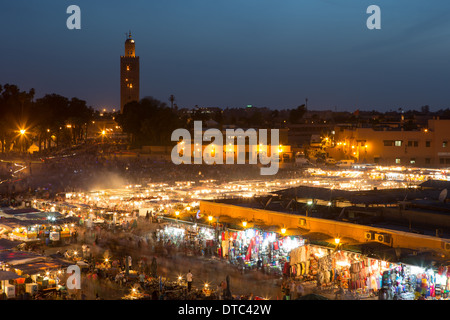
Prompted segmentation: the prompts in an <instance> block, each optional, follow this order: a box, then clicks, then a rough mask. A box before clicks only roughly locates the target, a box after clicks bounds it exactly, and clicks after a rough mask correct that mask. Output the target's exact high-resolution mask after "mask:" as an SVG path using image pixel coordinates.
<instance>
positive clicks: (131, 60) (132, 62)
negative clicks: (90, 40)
mask: <svg viewBox="0 0 450 320" xmlns="http://www.w3.org/2000/svg"><path fill="white" fill-rule="evenodd" d="M131 101H139V57H136V51H135V44H134V40H133V39H131V32H130V33H129V35H128V38H127V40H126V41H125V55H124V56H121V57H120V112H121V113H123V106H124V105H126V104H127V103H128V102H131Z"/></svg>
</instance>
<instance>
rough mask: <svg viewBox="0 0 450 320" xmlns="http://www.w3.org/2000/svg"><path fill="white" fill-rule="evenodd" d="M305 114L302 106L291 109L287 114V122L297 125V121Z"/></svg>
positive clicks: (304, 108)
mask: <svg viewBox="0 0 450 320" xmlns="http://www.w3.org/2000/svg"><path fill="white" fill-rule="evenodd" d="M305 113H306V107H305V105H304V104H302V105H300V106H298V107H297V108H296V109H292V110H291V111H290V112H289V122H290V123H292V124H294V123H298V122H299V120H300V119H301V118H303V116H304V115H305Z"/></svg>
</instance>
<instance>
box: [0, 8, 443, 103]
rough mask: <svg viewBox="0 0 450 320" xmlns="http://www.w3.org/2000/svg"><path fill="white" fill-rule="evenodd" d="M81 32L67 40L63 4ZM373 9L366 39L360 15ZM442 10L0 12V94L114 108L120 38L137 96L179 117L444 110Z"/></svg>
mask: <svg viewBox="0 0 450 320" xmlns="http://www.w3.org/2000/svg"><path fill="white" fill-rule="evenodd" d="M72 4H74V5H78V6H79V7H80V8H81V30H69V29H67V27H66V20H67V18H68V17H69V14H67V13H66V9H67V7H68V6H69V5H72ZM370 5H378V6H379V7H380V8H381V30H369V29H368V28H367V27H366V20H367V18H368V17H369V16H370V14H367V13H366V10H367V7H368V6H370ZM449 17H450V2H449V1H448V0H433V1H425V0H420V1H418V0H396V1H392V0H391V1H385V0H371V1H366V0H357V1H355V0H308V1H306V0H282V1H280V0H226V1H218V0H139V1H137V0H133V1H124V0H122V1H117V0H109V1H97V0H95V1H85V0H73V1H63V0H52V1H48V0H39V1H23V0H16V1H2V3H1V4H0V25H1V27H2V30H3V37H2V41H1V45H0V49H1V51H0V52H1V56H0V57H1V59H0V84H5V83H10V84H16V85H18V86H19V87H20V88H21V89H22V90H29V89H30V88H35V89H36V98H40V97H42V96H43V95H44V94H46V93H57V94H61V95H63V96H66V97H68V98H71V97H78V98H80V99H83V100H86V101H87V103H88V105H91V106H93V107H94V108H98V109H100V108H108V109H112V108H115V109H116V110H117V109H119V108H120V107H119V102H120V101H119V63H120V56H121V55H123V54H124V42H125V39H126V36H125V33H127V32H128V31H129V30H131V33H132V36H133V38H134V39H135V41H136V54H137V55H138V56H139V57H140V64H141V66H140V68H141V69H140V73H141V76H140V86H141V89H140V95H141V98H142V97H144V96H153V97H155V98H156V99H158V100H161V101H165V102H167V103H168V97H169V96H170V95H171V94H173V95H174V96H175V98H176V103H177V104H178V105H179V107H188V108H191V107H193V106H194V105H199V106H205V107H222V108H226V107H244V106H246V105H248V104H252V105H254V106H259V107H270V108H280V109H281V108H283V109H284V108H294V107H296V106H298V105H300V104H302V103H304V102H305V98H308V109H311V110H326V109H330V110H338V111H343V110H346V111H354V110H356V109H360V110H379V111H386V110H397V109H398V108H400V107H402V108H404V109H420V107H421V106H423V105H426V104H428V105H429V106H430V107H431V110H438V109H441V108H448V107H450V90H449V84H450V19H449Z"/></svg>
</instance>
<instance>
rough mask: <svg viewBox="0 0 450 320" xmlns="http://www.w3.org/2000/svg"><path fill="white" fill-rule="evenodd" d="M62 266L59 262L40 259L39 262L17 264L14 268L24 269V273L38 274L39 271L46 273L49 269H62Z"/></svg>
mask: <svg viewBox="0 0 450 320" xmlns="http://www.w3.org/2000/svg"><path fill="white" fill-rule="evenodd" d="M61 267H62V266H61V264H59V263H56V262H51V261H39V262H33V263H24V264H19V265H15V266H14V269H17V270H20V271H22V272H23V273H24V274H29V275H33V274H38V273H44V272H46V271H49V270H57V269H60V268H61Z"/></svg>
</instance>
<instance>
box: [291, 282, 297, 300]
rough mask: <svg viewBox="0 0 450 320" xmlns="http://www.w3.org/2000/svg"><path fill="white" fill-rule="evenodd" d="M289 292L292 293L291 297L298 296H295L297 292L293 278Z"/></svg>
mask: <svg viewBox="0 0 450 320" xmlns="http://www.w3.org/2000/svg"><path fill="white" fill-rule="evenodd" d="M289 292H290V293H291V299H292V300H293V299H295V298H296V297H295V296H294V295H295V294H296V286H295V282H294V281H293V280H292V281H291V283H290V288H289Z"/></svg>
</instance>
